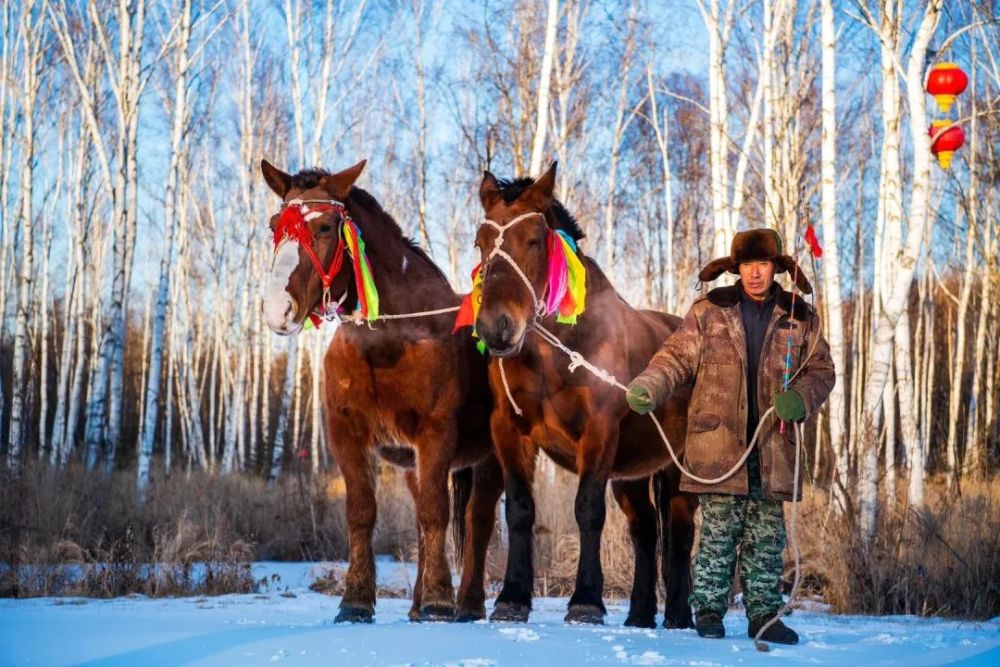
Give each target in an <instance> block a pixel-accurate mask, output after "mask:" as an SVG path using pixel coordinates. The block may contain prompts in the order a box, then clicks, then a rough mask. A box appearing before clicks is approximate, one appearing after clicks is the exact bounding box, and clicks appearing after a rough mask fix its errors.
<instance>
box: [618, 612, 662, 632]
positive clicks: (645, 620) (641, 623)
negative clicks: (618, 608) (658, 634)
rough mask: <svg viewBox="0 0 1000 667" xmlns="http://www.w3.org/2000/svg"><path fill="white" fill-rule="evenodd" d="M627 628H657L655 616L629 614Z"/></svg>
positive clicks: (626, 621) (626, 622)
mask: <svg viewBox="0 0 1000 667" xmlns="http://www.w3.org/2000/svg"><path fill="white" fill-rule="evenodd" d="M625 627H627V628H647V629H653V628H655V627H656V618H655V617H654V616H640V615H638V614H636V615H634V616H633V615H632V614H629V616H628V618H626V619H625Z"/></svg>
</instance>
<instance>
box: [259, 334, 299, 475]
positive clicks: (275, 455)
mask: <svg viewBox="0 0 1000 667" xmlns="http://www.w3.org/2000/svg"><path fill="white" fill-rule="evenodd" d="M298 357H299V346H298V342H297V341H295V342H293V343H291V344H290V345H289V346H288V357H287V359H286V361H285V369H286V372H285V382H284V386H283V389H282V392H281V410H280V412H279V413H278V425H277V427H276V428H275V429H274V448H273V449H272V450H271V467H270V470H269V471H268V473H267V481H268V482H270V483H274V482H275V481H276V480H277V479H278V476H279V475H281V462H282V460H283V458H284V455H285V447H286V444H285V439H286V438H287V436H288V420H289V416H290V415H291V411H292V410H291V408H292V394H293V393H294V392H293V389H294V384H295V381H296V379H297V378H296V376H295V368H296V366H298ZM294 444H295V443H294V442H293V443H292V445H293V446H294Z"/></svg>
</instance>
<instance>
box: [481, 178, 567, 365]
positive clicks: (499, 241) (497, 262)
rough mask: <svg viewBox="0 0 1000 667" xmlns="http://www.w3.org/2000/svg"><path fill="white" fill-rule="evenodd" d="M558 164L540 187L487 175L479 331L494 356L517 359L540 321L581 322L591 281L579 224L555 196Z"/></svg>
mask: <svg viewBox="0 0 1000 667" xmlns="http://www.w3.org/2000/svg"><path fill="white" fill-rule="evenodd" d="M555 179H556V164H555V163H553V164H552V166H551V167H549V170H548V171H546V172H545V173H544V174H543V175H542V176H540V177H539V178H538V179H537V180H531V179H518V180H516V181H512V182H500V181H498V180H497V179H496V178H495V177H494V176H493V174H491V173H489V172H486V174H485V175H484V176H483V182H482V185H481V186H480V189H479V198H480V201H481V202H482V205H483V210H484V212H485V214H486V220H485V222H484V223H483V224H482V225H480V227H479V231H478V233H477V235H476V247H477V248H478V249H479V252H480V256H481V263H480V269H479V271H480V275H479V278H480V279H481V281H482V282H481V294H480V295H479V297H478V298H480V300H481V301H480V303H479V304H478V314H477V316H476V320H475V326H476V332H477V333H478V335H479V336H480V337H481V338H482V340H483V342H484V343H485V344H486V347H487V349H488V350H489V351H490V354H492V355H493V356H499V357H504V356H510V355H514V354H517V353H518V352H520V350H521V346H522V345H523V344H524V336H525V334H526V332H527V330H528V327H529V326H530V325H531V324H532V323H533V322H534V321H535V319H536V318H541V317H546V316H549V315H555V316H556V317H557V319H558V320H559V321H560V322H575V321H576V315H577V314H579V313H580V312H582V311H583V305H584V304H583V299H584V293H585V283H586V276H585V273H584V269H583V264H582V263H581V261H580V259H579V257H578V256H577V249H576V241H577V240H579V239H580V238H582V236H583V234H582V233H581V232H580V229H579V227H578V226H577V224H576V221H575V220H573V218H572V216H570V215H569V213H567V212H566V210H565V209H564V208H563V207H562V205H561V204H559V202H558V201H557V200H556V199H555V198H554V197H553V189H554V187H555Z"/></svg>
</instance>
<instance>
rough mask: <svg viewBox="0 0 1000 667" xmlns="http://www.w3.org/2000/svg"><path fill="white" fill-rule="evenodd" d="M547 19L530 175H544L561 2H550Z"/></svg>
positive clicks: (554, 0)
mask: <svg viewBox="0 0 1000 667" xmlns="http://www.w3.org/2000/svg"><path fill="white" fill-rule="evenodd" d="M548 6H549V9H548V14H547V17H546V19H545V50H544V51H543V52H542V71H541V73H540V74H541V78H540V80H539V82H538V103H537V105H536V108H535V136H534V139H533V140H532V142H531V162H530V164H529V166H528V173H529V174H531V175H532V176H537V175H538V174H540V173H542V162H543V161H544V159H545V138H546V134H548V131H549V96H550V95H551V89H552V60H553V58H554V57H555V51H556V26H557V25H558V24H559V0H549V1H548Z"/></svg>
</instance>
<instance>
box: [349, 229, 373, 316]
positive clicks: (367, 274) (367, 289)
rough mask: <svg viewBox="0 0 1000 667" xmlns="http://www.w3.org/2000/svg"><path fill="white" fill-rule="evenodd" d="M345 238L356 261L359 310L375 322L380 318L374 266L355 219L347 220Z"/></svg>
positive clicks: (355, 273)
mask: <svg viewBox="0 0 1000 667" xmlns="http://www.w3.org/2000/svg"><path fill="white" fill-rule="evenodd" d="M343 230H344V231H343V233H344V239H345V240H346V241H347V252H348V253H349V254H350V255H351V260H352V261H353V262H354V284H355V287H356V288H357V290H358V310H360V311H361V317H363V318H364V319H366V320H368V321H369V322H373V321H375V320H377V319H378V289H377V288H376V287H375V280H374V279H373V278H372V267H371V264H370V263H369V262H368V256H367V255H365V240H364V239H363V238H361V230H360V229H358V226H357V225H356V224H355V223H354V221H353V220H345V221H344V226H343Z"/></svg>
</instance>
